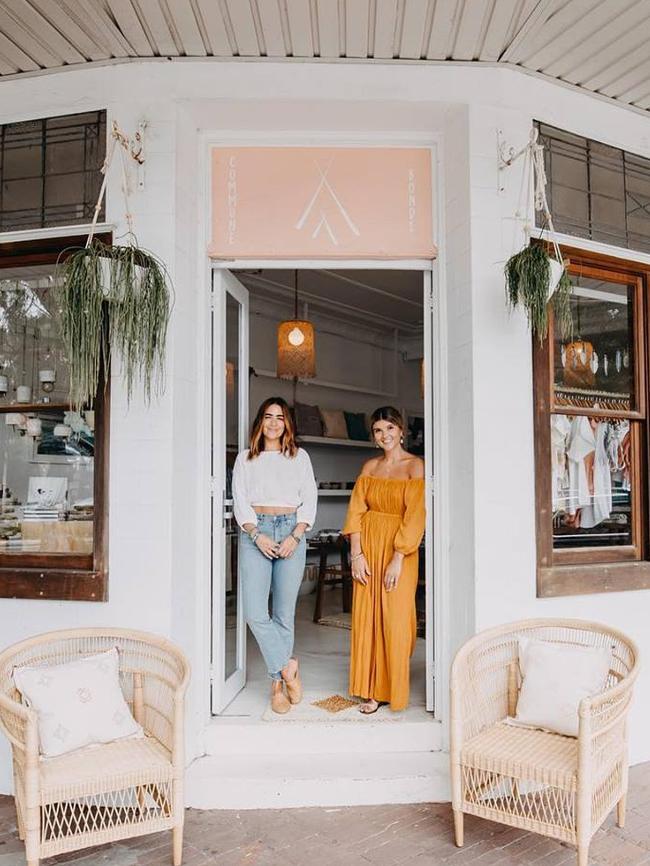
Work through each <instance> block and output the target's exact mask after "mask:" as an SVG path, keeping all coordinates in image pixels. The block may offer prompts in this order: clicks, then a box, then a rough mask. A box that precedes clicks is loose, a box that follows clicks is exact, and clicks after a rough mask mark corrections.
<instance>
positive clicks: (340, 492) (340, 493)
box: [318, 488, 352, 498]
mask: <svg viewBox="0 0 650 866" xmlns="http://www.w3.org/2000/svg"><path fill="white" fill-rule="evenodd" d="M351 493H352V491H351V490H321V489H320V488H319V489H318V496H319V498H320V497H321V496H345V497H347V496H350V494H351Z"/></svg>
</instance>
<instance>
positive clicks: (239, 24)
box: [226, 0, 260, 57]
mask: <svg viewBox="0 0 650 866" xmlns="http://www.w3.org/2000/svg"><path fill="white" fill-rule="evenodd" d="M226 7H227V9H228V13H229V15H230V22H231V24H232V29H233V31H234V33H235V40H236V42H237V53H238V54H239V55H240V56H241V57H259V56H260V44H259V40H258V38H257V31H256V30H255V20H254V18H253V12H252V10H251V5H250V0H226Z"/></svg>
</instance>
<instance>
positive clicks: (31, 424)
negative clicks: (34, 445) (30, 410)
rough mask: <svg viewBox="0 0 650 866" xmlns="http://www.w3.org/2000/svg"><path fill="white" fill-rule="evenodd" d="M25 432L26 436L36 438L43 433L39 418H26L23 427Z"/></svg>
mask: <svg viewBox="0 0 650 866" xmlns="http://www.w3.org/2000/svg"><path fill="white" fill-rule="evenodd" d="M25 432H26V433H27V435H28V436H33V437H34V438H35V439H36V438H38V437H39V436H40V435H41V433H42V432H43V422H42V421H41V419H40V418H28V419H27V424H26V426H25Z"/></svg>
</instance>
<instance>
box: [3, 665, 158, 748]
mask: <svg viewBox="0 0 650 866" xmlns="http://www.w3.org/2000/svg"><path fill="white" fill-rule="evenodd" d="M13 676H14V682H15V684H16V688H17V689H18V691H19V692H20V693H21V694H22V696H23V698H24V699H25V702H26V703H27V705H28V706H30V707H31V708H32V709H33V710H35V711H36V714H37V716H38V735H39V739H40V745H41V754H42V755H43V756H44V757H47V758H52V757H56V756H57V755H65V754H66V753H67V752H72V751H74V750H75V749H80V748H82V747H83V746H88V745H90V744H91V743H109V742H112V741H113V740H120V739H123V738H124V737H132V736H143V732H142V728H141V727H140V725H139V724H138V723H137V722H136V720H135V719H134V718H133V716H132V715H131V711H130V710H129V707H128V704H127V703H126V701H125V700H124V695H123V694H122V689H121V688H120V679H119V657H118V654H117V649H116V648H113V649H110V650H107V651H106V652H102V653H98V654H97V655H92V656H86V657H85V658H80V659H75V661H72V662H66V663H65V664H60V665H33V666H32V665H26V666H25V667H16V668H14V673H13Z"/></svg>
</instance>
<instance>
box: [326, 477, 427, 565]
mask: <svg viewBox="0 0 650 866" xmlns="http://www.w3.org/2000/svg"><path fill="white" fill-rule="evenodd" d="M375 520H377V521H384V522H386V523H389V524H390V526H391V527H392V528H391V529H390V530H388V527H386V529H387V530H388V531H389V532H390V534H391V535H393V534H394V540H393V548H394V550H397V551H399V552H400V553H404V554H405V555H408V554H411V553H413V552H414V551H415V550H417V548H418V546H419V544H420V541H421V540H422V535H423V534H424V523H425V510H424V479H423V478H404V479H402V478H375V477H374V476H372V475H361V476H360V477H359V478H357V482H356V484H355V485H354V490H353V491H352V496H351V497H350V505H349V507H348V513H347V517H346V521H345V526H344V527H343V533H344V534H345V535H351V534H352V533H355V532H361V533H365V532H372V531H373V529H372V523H373V522H374V521H375Z"/></svg>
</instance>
